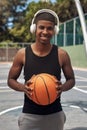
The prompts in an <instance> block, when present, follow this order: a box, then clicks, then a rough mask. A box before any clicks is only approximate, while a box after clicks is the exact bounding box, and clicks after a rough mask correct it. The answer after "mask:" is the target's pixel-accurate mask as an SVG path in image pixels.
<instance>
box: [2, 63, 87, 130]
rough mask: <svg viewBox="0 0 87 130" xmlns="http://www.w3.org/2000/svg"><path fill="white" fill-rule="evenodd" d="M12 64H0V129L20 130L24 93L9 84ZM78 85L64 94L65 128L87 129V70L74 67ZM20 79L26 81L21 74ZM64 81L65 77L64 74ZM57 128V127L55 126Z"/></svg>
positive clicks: (67, 129)
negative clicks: (19, 122) (9, 72)
mask: <svg viewBox="0 0 87 130" xmlns="http://www.w3.org/2000/svg"><path fill="white" fill-rule="evenodd" d="M10 66H11V64H10V63H7V64H2V63H1V64H0V129H1V130H18V117H19V115H20V114H21V111H22V105H23V93H21V92H16V91H14V90H12V89H10V88H9V87H8V86H7V75H8V71H9V68H10ZM74 72H75V77H76V85H75V87H74V88H73V89H71V90H70V91H67V92H64V93H63V94H62V98H61V102H62V106H63V110H64V112H65V114H66V118H67V119H66V123H65V130H87V70H85V69H78V68H74ZM19 80H20V81H21V82H24V80H23V76H22V75H21V76H20V78H19ZM62 82H64V78H63V76H62ZM54 130H55V128H54Z"/></svg>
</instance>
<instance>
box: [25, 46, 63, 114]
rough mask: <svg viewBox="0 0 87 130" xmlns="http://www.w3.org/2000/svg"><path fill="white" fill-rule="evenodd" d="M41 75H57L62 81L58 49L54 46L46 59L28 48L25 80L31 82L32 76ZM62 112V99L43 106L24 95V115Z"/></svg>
mask: <svg viewBox="0 0 87 130" xmlns="http://www.w3.org/2000/svg"><path fill="white" fill-rule="evenodd" d="M39 73H48V74H52V75H55V76H56V77H57V79H58V80H60V79H61V68H60V65H59V60H58V47H57V46H56V45H53V47H52V50H51V51H50V53H49V54H48V55H46V56H44V57H39V56H37V55H35V54H34V53H33V51H32V49H31V45H29V46H28V47H26V51H25V66H24V79H25V82H26V81H27V80H29V79H30V78H31V77H32V75H34V74H39ZM61 110H62V107H61V103H60V97H59V98H58V99H56V101H55V102H53V103H52V104H50V105H46V106H42V105H38V104H36V103H34V102H33V101H32V100H30V99H29V98H28V97H27V96H26V94H25V95H24V106H23V113H31V114H38V115H46V114H51V113H55V112H59V111H61Z"/></svg>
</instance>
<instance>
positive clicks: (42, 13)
mask: <svg viewBox="0 0 87 130" xmlns="http://www.w3.org/2000/svg"><path fill="white" fill-rule="evenodd" d="M39 20H46V21H51V22H53V23H54V25H55V27H54V30H55V34H58V32H59V18H58V16H57V14H56V13H55V12H54V11H52V10H50V9H42V10H39V11H37V12H36V14H35V15H34V18H33V20H32V24H31V26H30V31H31V33H34V32H35V31H36V24H37V22H38V21H39Z"/></svg>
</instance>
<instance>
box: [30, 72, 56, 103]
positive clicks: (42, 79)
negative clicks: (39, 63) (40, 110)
mask: <svg viewBox="0 0 87 130" xmlns="http://www.w3.org/2000/svg"><path fill="white" fill-rule="evenodd" d="M31 81H32V84H31V85H29V87H31V88H33V93H32V97H31V98H32V100H33V101H34V102H35V103H37V104H39V105H49V104H51V103H53V102H54V101H55V100H56V98H57V91H56V86H57V85H58V82H57V79H56V77H54V76H53V75H50V74H47V73H41V74H38V75H35V76H33V77H32V78H31Z"/></svg>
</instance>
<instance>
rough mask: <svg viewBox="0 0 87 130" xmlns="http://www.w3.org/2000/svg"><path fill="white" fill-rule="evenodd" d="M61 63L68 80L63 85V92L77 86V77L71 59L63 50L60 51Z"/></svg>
mask: <svg viewBox="0 0 87 130" xmlns="http://www.w3.org/2000/svg"><path fill="white" fill-rule="evenodd" d="M59 61H60V65H61V68H62V71H63V73H64V76H65V79H66V81H65V83H64V84H62V85H61V90H62V91H67V90H69V89H71V88H72V87H73V86H74V85H75V76H74V71H73V69H72V65H71V61H70V57H69V55H68V54H67V52H66V51H64V50H62V49H60V51H59Z"/></svg>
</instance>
